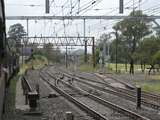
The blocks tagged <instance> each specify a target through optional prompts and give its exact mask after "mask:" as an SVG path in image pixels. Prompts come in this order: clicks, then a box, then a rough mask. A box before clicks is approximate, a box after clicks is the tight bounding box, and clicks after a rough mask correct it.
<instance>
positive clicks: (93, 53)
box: [92, 37, 96, 68]
mask: <svg viewBox="0 0 160 120" xmlns="http://www.w3.org/2000/svg"><path fill="white" fill-rule="evenodd" d="M92 42H93V46H92V56H93V68H95V67H96V56H95V41H94V37H93V38H92Z"/></svg>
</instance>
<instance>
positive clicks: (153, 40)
mask: <svg viewBox="0 0 160 120" xmlns="http://www.w3.org/2000/svg"><path fill="white" fill-rule="evenodd" d="M159 50H160V38H159V37H155V36H151V37H149V38H144V39H143V41H141V42H140V44H139V47H138V49H137V55H138V58H139V59H140V60H141V62H142V63H143V64H144V66H145V64H146V63H147V64H149V65H150V66H151V67H150V70H149V74H150V72H151V70H152V69H154V68H155V65H156V64H157V63H158V62H159V61H158V60H159V52H158V51H159Z"/></svg>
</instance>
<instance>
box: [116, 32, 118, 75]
mask: <svg viewBox="0 0 160 120" xmlns="http://www.w3.org/2000/svg"><path fill="white" fill-rule="evenodd" d="M117 55H118V32H117V30H116V73H117V62H118V60H117V59H118V56H117Z"/></svg>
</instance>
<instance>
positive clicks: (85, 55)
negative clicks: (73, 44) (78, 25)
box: [84, 19, 87, 63]
mask: <svg viewBox="0 0 160 120" xmlns="http://www.w3.org/2000/svg"><path fill="white" fill-rule="evenodd" d="M85 37H86V19H84V42H85V46H84V47H85V48H84V62H85V63H87V40H86V39H85Z"/></svg>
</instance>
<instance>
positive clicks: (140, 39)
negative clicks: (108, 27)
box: [96, 11, 160, 74]
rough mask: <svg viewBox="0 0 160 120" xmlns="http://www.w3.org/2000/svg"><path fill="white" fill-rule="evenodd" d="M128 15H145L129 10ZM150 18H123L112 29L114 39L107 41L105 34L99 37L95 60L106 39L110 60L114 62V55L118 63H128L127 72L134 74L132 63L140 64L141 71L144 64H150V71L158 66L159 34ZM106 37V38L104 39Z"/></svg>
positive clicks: (159, 57) (159, 55) (159, 63)
mask: <svg viewBox="0 0 160 120" xmlns="http://www.w3.org/2000/svg"><path fill="white" fill-rule="evenodd" d="M130 16H138V17H139V16H140V17H145V16H147V15H145V14H143V13H142V11H134V12H131V14H130ZM152 25H153V23H152V20H149V19H138V18H137V19H124V20H122V21H120V22H118V23H116V25H114V27H113V29H114V32H112V34H114V36H115V39H114V40H113V41H111V42H109V41H108V38H107V37H104V36H107V34H106V35H103V37H100V41H101V42H100V43H99V45H98V46H99V47H98V49H97V55H96V56H97V62H98V61H99V59H100V58H99V57H98V56H99V54H98V53H99V52H100V51H102V50H103V44H104V41H106V44H107V45H106V53H108V50H109V54H110V62H112V63H115V62H116V61H115V60H116V57H117V62H118V63H124V64H126V65H127V64H128V63H129V64H130V69H129V72H130V73H131V74H134V64H141V69H142V72H144V71H145V69H146V65H150V68H149V73H150V71H151V70H152V69H153V70H154V69H155V68H159V66H160V36H159V31H156V30H154V29H153V27H152ZM105 39H106V40H105Z"/></svg>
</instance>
